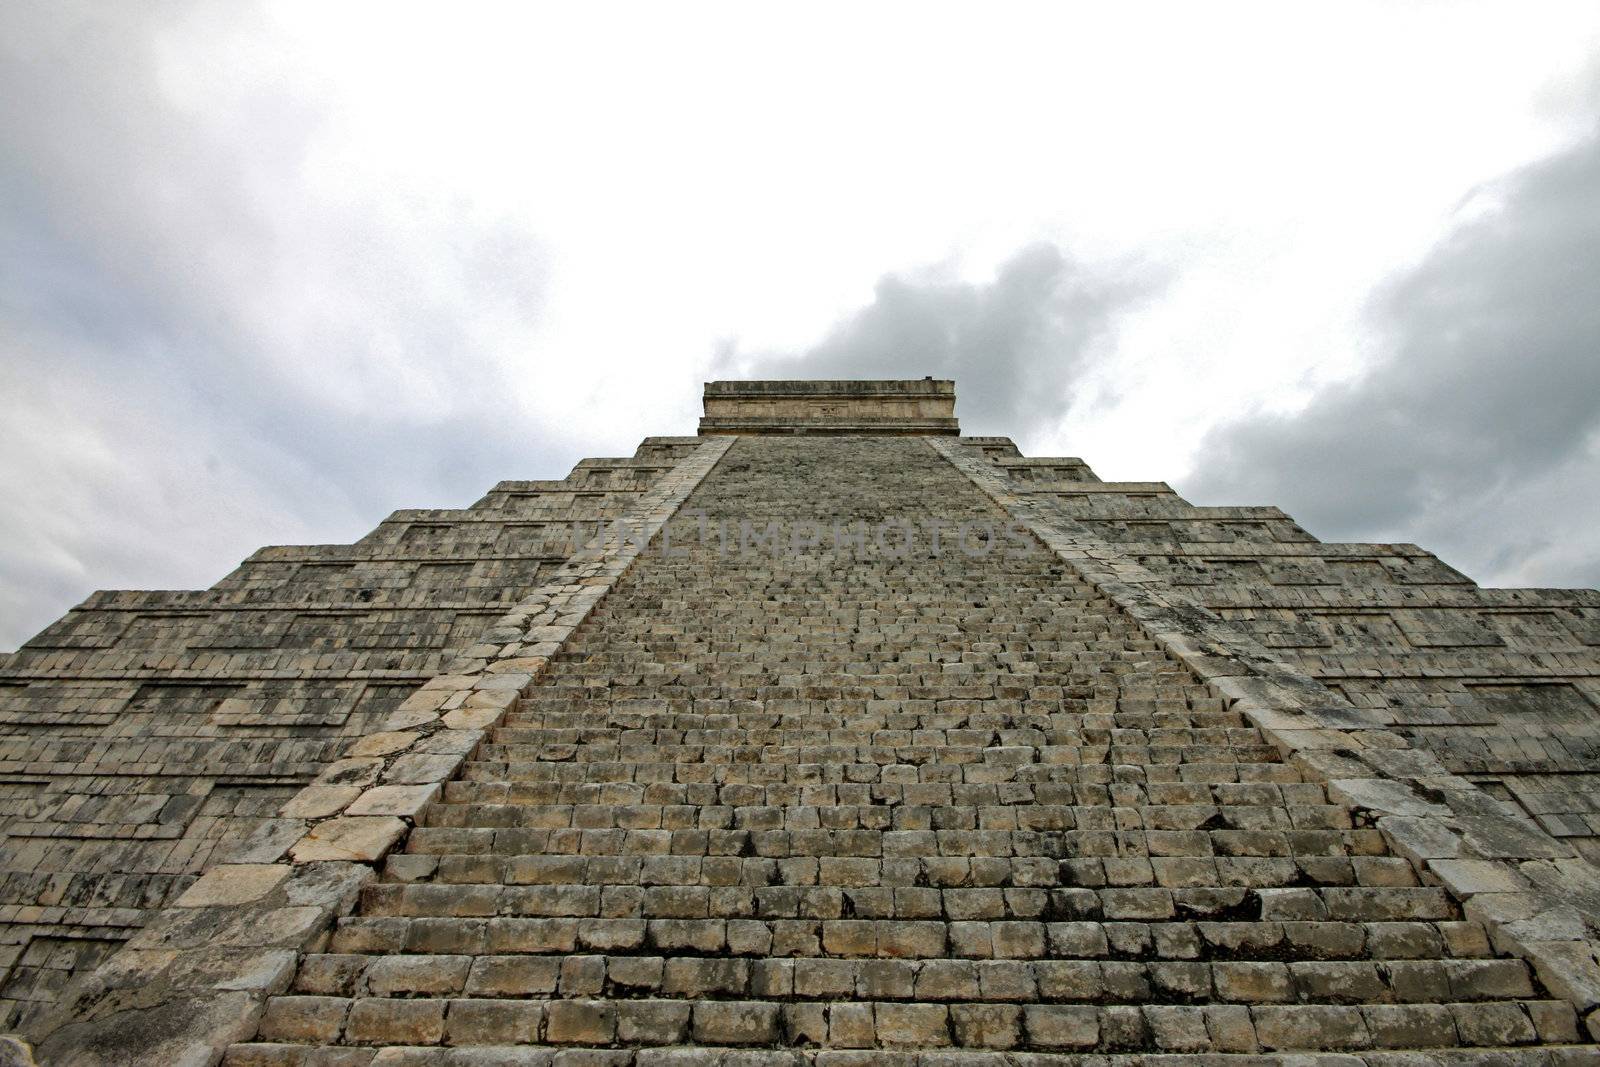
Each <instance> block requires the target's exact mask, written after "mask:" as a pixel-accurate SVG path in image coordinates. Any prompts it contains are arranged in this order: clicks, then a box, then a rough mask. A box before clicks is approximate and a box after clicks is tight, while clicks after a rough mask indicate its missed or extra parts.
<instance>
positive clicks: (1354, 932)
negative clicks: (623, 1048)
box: [329, 914, 1490, 962]
mask: <svg viewBox="0 0 1600 1067" xmlns="http://www.w3.org/2000/svg"><path fill="white" fill-rule="evenodd" d="M863 921H864V920H859V919H854V920H837V919H819V918H816V917H812V916H797V917H794V918H776V919H766V918H763V919H749V918H744V919H723V918H713V919H640V918H623V919H619V918H610V917H589V918H577V917H571V916H561V917H534V916H521V917H506V916H493V917H491V916H478V917H471V916H467V917H461V916H437V915H435V916H396V915H384V916H375V915H365V914H363V915H358V916H350V917H346V918H342V919H340V920H339V922H338V924H337V926H336V927H335V929H334V931H333V934H332V937H331V938H330V940H329V951H331V952H335V953H355V954H368V955H370V954H392V953H444V954H447V955H448V954H453V953H482V952H489V953H534V954H543V953H571V952H576V951H580V950H581V951H590V952H596V951H598V952H614V951H619V950H628V951H644V952H654V953H673V952H677V953H684V952H690V953H701V954H732V955H739V954H747V955H748V954H762V955H771V956H775V957H793V956H806V955H814V956H820V955H830V954H833V952H832V950H833V949H834V948H840V947H843V946H850V945H857V946H860V945H865V944H866V938H868V937H875V938H876V941H875V942H874V944H875V945H876V946H877V947H876V948H874V950H873V952H874V954H877V955H882V956H884V957H886V958H888V957H892V956H893V955H894V952H895V950H896V946H899V945H900V944H901V943H902V939H903V938H911V939H920V940H921V941H922V942H923V943H925V944H927V945H928V946H930V947H931V946H932V945H933V944H934V943H935V942H937V943H939V944H941V945H943V946H945V947H946V948H947V949H948V950H949V951H950V953H951V955H952V956H953V957H960V958H964V959H996V958H998V959H1039V958H1046V957H1057V958H1064V959H1123V960H1157V961H1177V962H1184V961H1201V962H1208V961H1209V962H1215V961H1218V960H1226V961H1233V962H1265V961H1274V960H1286V959H1305V960H1321V959H1357V958H1361V957H1363V956H1365V957H1367V958H1371V959H1373V960H1429V959H1444V958H1459V959H1477V958H1486V957H1488V956H1489V955H1490V950H1489V944H1488V941H1487V939H1486V937H1485V935H1484V933H1483V930H1482V928H1481V927H1479V926H1478V925H1477V924H1475V923H1468V922H1462V921H1460V920H1447V921H1433V922H1427V921H1391V922H1371V921H1369V922H1334V921H1286V922H1276V921H1262V920H1231V921H1229V920H1215V921H1205V920H1199V921H1154V922H1143V921H1138V920H1127V921H1116V920H1109V921H1107V920H1102V919H1077V920H1050V921H1043V922H1038V921H1025V920H1017V921H999V922H994V921H971V920H968V921H959V922H944V921H942V920H935V919H901V920H897V921H896V922H895V923H883V922H879V923H876V924H871V923H869V925H868V926H861V925H859V924H860V923H862V922H863ZM852 924H857V925H852ZM890 926H902V927H909V932H907V933H905V934H904V935H902V934H901V933H898V932H896V931H894V930H890V929H889V927H890ZM936 928H937V929H936ZM941 931H942V938H941V937H940V936H939V935H940V934H941ZM762 946H765V947H764V948H763V947H762Z"/></svg>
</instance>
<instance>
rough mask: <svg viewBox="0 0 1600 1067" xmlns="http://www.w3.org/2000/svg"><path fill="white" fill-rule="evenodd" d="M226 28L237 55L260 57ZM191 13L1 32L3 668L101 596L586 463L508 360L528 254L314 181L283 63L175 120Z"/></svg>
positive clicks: (44, 12) (527, 288)
mask: <svg viewBox="0 0 1600 1067" xmlns="http://www.w3.org/2000/svg"><path fill="white" fill-rule="evenodd" d="M239 14H240V16H241V23H240V24H239V25H229V26H228V27H226V29H227V32H228V33H230V34H235V35H237V40H236V41H235V42H234V43H237V41H245V42H247V45H246V47H255V42H257V41H268V40H269V39H270V37H269V32H270V31H269V28H268V27H265V26H255V25H252V24H251V19H252V18H254V17H255V16H254V15H253V14H252V13H251V12H250V11H248V10H247V9H240V12H239ZM196 17H204V16H203V15H196V12H195V10H193V9H191V8H189V7H185V6H178V5H148V6H146V5H139V6H138V7H137V8H135V7H127V8H104V7H103V6H96V7H94V8H92V9H81V10H75V9H73V8H71V7H70V6H68V5H57V4H54V3H51V4H48V5H33V4H29V3H20V4H17V5H7V6H6V8H5V9H4V14H3V16H0V98H4V99H7V100H10V101H12V102H13V105H14V106H10V107H7V108H5V109H3V110H0V161H3V162H0V255H3V258H4V262H6V263H8V264H11V265H13V266H14V267H16V268H17V269H8V270H6V271H4V272H3V273H0V336H4V337H5V338H6V341H5V350H4V353H3V358H0V543H4V544H5V546H6V548H5V551H4V553H0V648H8V647H12V646H14V645H15V644H16V643H17V642H19V641H21V640H24V639H26V638H27V637H28V636H30V635H31V634H33V633H34V632H36V631H37V630H38V629H40V628H41V627H42V626H44V625H45V624H46V623H48V622H49V621H50V620H51V619H53V618H54V617H56V616H57V615H59V614H60V613H61V612H62V611H64V610H66V609H67V608H68V607H70V606H71V605H72V604H73V603H75V602H76V601H77V600H79V599H81V598H82V597H83V596H84V595H86V594H87V593H88V592H90V591H91V590H93V589H95V588H101V587H112V588H116V587H135V588H142V587H155V588H188V587H197V586H204V585H207V584H209V583H211V582H213V581H215V580H216V579H217V578H219V577H221V576H222V575H223V574H224V573H226V572H227V571H228V570H230V569H231V568H232V567H233V566H234V564H236V563H237V561H238V560H239V559H241V558H242V557H244V556H245V555H247V554H248V553H249V552H251V551H253V550H254V549H255V548H256V547H258V546H259V545H261V544H263V543H273V542H291V543H292V542H304V541H314V542H320V541H348V540H351V539H353V538H355V537H357V536H360V534H361V533H363V532H364V531H365V530H366V529H368V528H370V526H371V525H372V524H373V523H375V522H376V521H378V520H379V519H381V518H382V517H383V516H384V515H385V514H386V513H387V512H389V511H390V510H392V509H394V508H397V507H419V506H455V505H461V504H465V503H468V502H470V501H471V500H472V499H473V498H474V497H476V496H477V495H478V494H479V493H481V492H482V491H483V490H484V489H486V488H487V487H488V486H490V485H492V484H493V483H494V482H495V481H497V480H499V479H501V478H506V477H534V476H541V475H556V476H559V473H560V472H562V471H564V470H565V469H566V468H567V467H568V466H569V465H570V463H571V462H572V461H574V460H575V459H577V458H578V457H579V456H581V455H582V454H583V453H584V443H583V442H577V441H570V440H569V441H566V442H564V443H561V442H558V440H557V438H556V435H554V434H549V433H546V432H544V431H543V430H542V429H541V428H540V427H538V426H535V425H529V420H528V418H527V417H526V416H525V414H524V413H523V412H522V411H521V410H519V407H518V405H517V402H516V401H515V400H514V399H513V398H514V397H515V396H516V395H517V391H516V390H515V389H513V388H510V384H511V383H509V382H508V381H507V378H506V376H507V373H508V372H507V370H506V368H505V367H504V365H503V363H502V362H501V361H500V360H499V358H498V350H499V349H500V347H501V341H502V340H503V338H504V337H506V336H508V335H509V336H516V331H517V328H518V327H520V326H522V325H524V324H526V323H527V322H528V321H530V320H531V319H532V317H533V316H534V315H536V314H537V311H538V308H539V303H540V299H539V297H540V293H541V291H542V288H543V280H542V279H543V276H544V266H543V262H542V257H541V251H540V249H539V247H538V245H537V243H536V242H535V241H534V240H533V239H532V238H530V237H529V236H528V235H526V234H525V233H524V232H522V231H521V230H519V229H517V228H515V227H512V226H508V225H505V224H504V223H503V222H502V220H498V219H493V218H488V219H485V218H477V217H475V216H474V215H473V214H472V213H471V212H470V211H469V210H467V209H465V208H464V207H462V206H461V205H459V204H456V203H452V202H437V201H434V200H430V199H429V198H428V197H427V196H425V195H421V194H414V193H406V192H405V191H403V190H401V191H386V192H385V195H384V196H383V197H381V198H378V197H371V198H363V197H353V196H351V195H350V190H349V189H348V188H346V187H341V186H339V185H338V183H337V181H334V182H333V183H332V184H331V185H330V184H329V180H328V178H327V176H326V175H323V177H322V178H321V179H320V184H319V181H318V180H314V179H313V178H312V177H309V176H308V175H311V174H314V173H316V166H315V153H316V151H317V148H318V145H319V142H318V140H317V139H318V137H319V136H320V134H321V132H322V131H323V130H324V128H325V125H326V122H327V116H326V115H324V114H322V113H321V112H320V111H319V110H318V109H317V108H316V107H313V106H310V105H308V104H307V103H306V102H305V101H302V100H299V99H296V98H295V97H294V96H293V95H292V94H291V92H290V90H288V89H285V88H282V87H280V85H279V82H280V81H282V82H285V83H287V82H288V81H290V79H278V78H275V77H274V72H273V71H272V70H270V68H269V69H264V70H263V69H256V70H251V69H247V65H242V66H241V69H240V70H238V71H219V72H217V76H216V78H215V82H214V85H213V86H212V87H213V88H215V90H216V91H217V92H218V93H219V94H225V96H224V98H222V99H221V102H220V103H219V102H218V101H206V102H205V103H206V106H205V107H196V106H195V105H194V102H193V101H186V100H184V99H183V94H182V93H181V92H175V91H174V90H173V89H172V87H171V86H170V85H168V84H166V83H165V82H164V80H163V76H162V72H161V64H162V59H161V56H162V49H163V48H170V47H172V38H171V34H173V33H174V32H176V31H175V27H178V26H179V24H180V23H183V22H184V20H192V19H194V18H196ZM190 32H192V27H190ZM218 45H219V54H225V53H226V52H227V48H228V46H229V42H227V41H219V42H218ZM265 53H266V54H267V55H269V56H270V54H271V51H270V47H269V48H267V49H265ZM19 102H21V103H20V105H19ZM322 147H324V148H325V147H326V146H325V145H323V146H322ZM530 362H532V361H530ZM528 370H529V372H530V373H532V372H534V371H535V370H536V368H535V367H532V366H530V367H529V368H528Z"/></svg>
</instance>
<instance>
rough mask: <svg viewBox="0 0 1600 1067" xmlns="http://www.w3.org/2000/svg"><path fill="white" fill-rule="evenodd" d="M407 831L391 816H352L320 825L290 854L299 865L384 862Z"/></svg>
mask: <svg viewBox="0 0 1600 1067" xmlns="http://www.w3.org/2000/svg"><path fill="white" fill-rule="evenodd" d="M405 831H406V824H405V823H403V822H401V821H400V820H399V819H396V818H393V817H391V816H377V815H352V816H341V817H339V818H337V819H329V820H328V821H327V822H323V823H318V824H317V825H316V826H313V827H312V828H311V831H310V832H309V833H307V834H306V836H305V837H303V838H301V839H300V842H299V843H298V844H296V845H295V846H294V847H293V848H291V849H290V850H289V855H290V856H292V857H293V858H294V861H295V862H296V863H312V862H314V861H316V860H354V861H356V862H370V861H372V860H377V859H382V858H383V856H384V855H385V854H386V853H387V852H388V851H389V849H391V848H393V847H394V845H395V843H396V842H397V841H399V840H400V838H401V836H402V835H403V834H404V833H405Z"/></svg>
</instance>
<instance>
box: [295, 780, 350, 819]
mask: <svg viewBox="0 0 1600 1067" xmlns="http://www.w3.org/2000/svg"><path fill="white" fill-rule="evenodd" d="M360 795H361V787H360V786H359V785H328V784H326V783H323V782H315V783H313V784H311V785H308V786H306V787H305V788H304V789H302V790H300V792H298V793H296V794H295V795H294V796H292V797H290V798H289V800H288V802H287V803H285V804H284V805H283V807H282V808H280V809H279V810H278V814H279V815H281V816H283V817H284V818H286V819H324V818H327V817H328V816H329V815H337V814H338V813H339V812H341V811H343V810H344V809H345V807H346V806H348V805H349V803H350V802H351V801H352V800H354V799H355V798H356V797H358V796H360Z"/></svg>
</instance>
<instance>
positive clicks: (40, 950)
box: [0, 379, 1600, 1067]
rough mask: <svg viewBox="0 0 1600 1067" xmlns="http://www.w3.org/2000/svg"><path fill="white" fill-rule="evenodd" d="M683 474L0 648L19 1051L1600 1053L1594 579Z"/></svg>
mask: <svg viewBox="0 0 1600 1067" xmlns="http://www.w3.org/2000/svg"><path fill="white" fill-rule="evenodd" d="M954 409H955V390H954V385H953V383H951V382H948V381H936V380H933V379H923V380H911V381H805V382H795V381H783V382H713V383H709V384H708V385H707V386H706V392H705V417H704V418H703V419H702V421H701V424H700V432H699V435H698V436H695V437H653V438H647V439H646V440H645V441H644V443H643V444H642V445H641V446H640V448H639V449H638V451H637V452H636V453H635V455H634V456H633V457H632V458H630V459H613V460H585V461H584V462H582V463H580V464H579V465H578V466H577V467H576V468H575V469H574V471H573V472H572V474H571V475H569V476H568V477H567V478H566V479H564V480H561V481H551V482H504V483H501V484H500V485H498V486H496V487H495V489H494V490H492V491H491V492H490V493H489V494H488V495H487V496H485V497H484V498H483V499H482V500H481V501H479V502H478V503H477V504H475V505H473V506H472V507H471V508H467V509H463V510H459V511H449V510H429V511H404V512H397V513H396V514H395V515H393V516H391V517H390V518H389V519H388V520H386V521H385V522H384V523H382V524H381V525H380V526H379V527H378V528H377V529H376V530H375V531H374V532H373V533H372V534H370V535H368V536H367V537H365V538H363V539H362V540H361V541H359V542H357V543H356V544H354V545H338V546H332V545H330V546H309V547H307V546H297V547H288V548H269V549H265V550H263V551H262V552H259V553H257V554H256V555H254V556H252V557H251V558H250V559H249V560H247V561H246V562H245V563H244V564H243V565H242V566H241V567H240V568H239V569H238V570H237V571H235V572H234V573H233V574H231V575H229V576H228V577H227V578H225V579H223V581H221V582H219V583H218V584H217V585H216V586H213V587H212V588H211V589H209V590H206V591H203V592H198V593H178V592H158V593H149V592H141V593H133V592H109V593H97V594H95V595H94V596H92V597H91V598H90V599H89V600H87V601H86V602H85V603H84V604H82V605H80V606H79V607H78V608H76V609H74V610H73V611H72V612H70V613H69V614H68V615H67V616H65V617H64V618H63V619H62V620H60V621H59V622H58V623H56V624H54V625H53V626H51V627H50V628H48V629H47V630H45V631H44V632H43V633H42V634H41V635H39V637H37V638H35V639H34V640H33V641H30V642H28V643H27V644H26V645H24V646H23V647H22V648H21V649H20V650H19V651H18V652H17V653H15V654H13V655H12V656H10V657H7V658H6V659H5V660H4V661H3V662H0V729H3V730H4V731H5V737H4V741H3V747H0V758H3V759H4V761H5V763H4V766H3V767H0V773H3V774H4V778H3V779H0V786H3V788H5V789H6V790H7V791H8V796H9V798H10V803H9V804H8V806H7V808H6V815H5V822H4V825H3V828H4V831H5V835H6V836H5V840H4V843H3V849H4V853H3V855H4V863H3V870H4V872H5V873H4V879H5V880H4V882H3V883H0V890H3V893H4V896H3V897H0V937H3V944H4V946H5V948H6V951H7V954H8V956H9V966H10V970H9V972H8V974H7V976H6V980H5V985H4V987H3V989H0V995H3V996H4V997H5V998H6V1009H7V1011H8V1012H9V1014H10V1025H11V1026H12V1027H13V1028H15V1029H16V1030H17V1032H18V1033H19V1034H21V1035H22V1036H23V1037H25V1038H27V1039H29V1040H30V1041H32V1042H34V1043H35V1044H36V1045H37V1054H38V1057H39V1062H40V1063H47V1064H56V1063H62V1064H85V1065H88V1064H112V1063H174V1064H176V1063H182V1064H190V1063H193V1064H201V1065H210V1064H214V1063H217V1062H222V1063H224V1064H226V1065H228V1067H333V1065H338V1067H348V1065H360V1067H368V1065H371V1067H402V1065H406V1067H409V1065H423V1064H427V1065H450V1067H465V1065H479V1064H482V1065H490V1064H493V1065H502V1064H542V1065H552V1067H576V1065H580V1064H581V1065H595V1067H598V1065H605V1067H665V1065H669V1064H670V1065H688V1064H694V1065H701V1064H707V1065H719V1067H757V1065H762V1067H766V1065H773V1067H776V1065H785V1067H788V1065H799V1064H817V1065H825V1067H845V1065H858V1064H859V1065H866V1064H889V1065H903V1067H911V1065H918V1067H935V1065H940V1067H956V1065H974V1067H976V1065H994V1067H1001V1065H1008V1067H1010V1065H1039V1067H1043V1065H1045V1064H1067V1063H1074V1064H1076V1063H1095V1064H1108V1065H1109V1064H1134V1063H1140V1064H1143V1063H1164V1062H1173V1063H1196V1062H1201V1063H1210V1062H1215V1063H1218V1064H1245V1063H1251V1064H1254V1063H1302V1062H1303V1063H1329V1064H1357V1063H1370V1064H1396V1065H1399V1064H1433V1063H1482V1064H1491V1063H1492V1064H1541V1065H1552V1064H1569V1063H1570V1064H1578V1063H1585V1064H1587V1063H1600V1051H1597V1049H1596V1047H1595V1046H1594V1044H1593V1040H1594V1038H1595V1036H1596V1033H1597V1031H1600V1010H1597V1009H1600V965H1597V964H1596V959H1595V948H1596V934H1597V926H1600V878H1597V875H1596V870H1595V868H1594V866H1592V865H1591V861H1593V860H1596V859H1597V858H1600V778H1597V776H1600V752H1597V749H1596V744H1597V741H1600V721H1597V715H1596V707H1597V704H1600V654H1597V647H1600V593H1596V592H1594V591H1591V590H1578V591H1560V590H1523V589H1517V590H1507V589H1483V588H1479V587H1478V586H1476V585H1475V584H1474V583H1472V582H1471V581H1470V580H1469V579H1467V578H1465V577H1463V576H1462V575H1461V574H1459V573H1457V572H1456V571H1454V570H1452V569H1451V568H1449V567H1448V566H1446V565H1445V564H1443V563H1441V562H1440V561H1439V560H1438V559H1436V558H1435V557H1433V556H1432V555H1430V554H1429V553H1427V552H1425V551H1423V550H1422V549H1420V548H1418V547H1416V546H1414V545H1404V544H1400V545H1379V544H1325V543H1322V542H1320V541H1318V540H1316V539H1315V538H1314V537H1312V536H1311V535H1309V534H1308V533H1306V532H1305V531H1304V530H1302V529H1301V528H1300V527H1299V526H1297V525H1296V524H1295V523H1294V522H1293V520H1291V519H1290V518H1289V517H1288V516H1286V515H1285V514H1283V513H1282V512H1280V511H1278V510H1277V509H1274V508H1270V507H1200V506H1195V505H1191V504H1189V503H1188V502H1186V501H1184V500H1183V499H1182V498H1180V497H1179V496H1178V495H1177V494H1175V493H1174V492H1173V491H1172V490H1171V488H1170V487H1168V486H1167V485H1165V484H1164V483H1159V482H1137V483H1133V482H1103V481H1101V480H1100V479H1099V478H1097V477H1096V476H1095V474H1094V473H1093V471H1091V470H1090V468H1089V467H1088V466H1086V465H1085V464H1084V463H1083V462H1082V461H1081V460H1079V459H1074V458H1024V457H1022V456H1021V455H1020V454H1019V453H1018V450H1017V448H1016V447H1015V446H1014V445H1013V444H1012V442H1011V441H1009V440H1008V439H1005V438H999V437H963V436H961V435H960V431H959V427H958V424H957V421H956V417H955V410H954Z"/></svg>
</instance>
